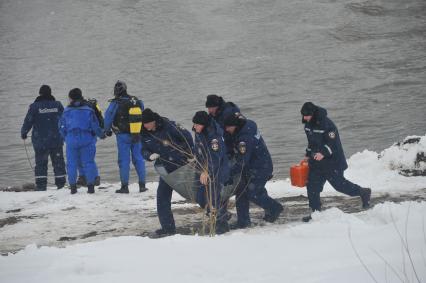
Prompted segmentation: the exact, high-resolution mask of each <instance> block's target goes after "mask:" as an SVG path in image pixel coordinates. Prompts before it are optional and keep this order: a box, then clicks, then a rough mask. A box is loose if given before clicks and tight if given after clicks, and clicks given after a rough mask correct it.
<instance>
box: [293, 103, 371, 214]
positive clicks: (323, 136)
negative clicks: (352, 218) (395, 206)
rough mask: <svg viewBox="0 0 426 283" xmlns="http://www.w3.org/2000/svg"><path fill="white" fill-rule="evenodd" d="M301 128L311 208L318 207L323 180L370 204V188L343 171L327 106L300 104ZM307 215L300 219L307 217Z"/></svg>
mask: <svg viewBox="0 0 426 283" xmlns="http://www.w3.org/2000/svg"><path fill="white" fill-rule="evenodd" d="M300 112H301V114H302V122H303V123H304V130H305V133H306V137H307V138H308V147H307V148H306V154H305V158H306V159H307V160H308V162H309V175H308V183H307V186H306V187H307V190H308V200H309V207H310V208H311V209H312V211H316V210H321V200H320V194H321V192H322V190H323V187H324V184H325V181H328V182H329V183H330V184H331V185H332V186H333V188H334V189H335V190H337V191H339V192H341V193H344V194H346V195H349V196H360V197H361V201H362V206H363V207H364V208H367V207H368V206H369V201H370V196H371V189H369V188H361V187H360V186H358V185H356V184H354V183H352V182H350V181H348V180H347V179H345V177H344V176H343V172H344V171H345V170H346V169H347V168H348V164H347V163H346V158H345V154H344V152H343V147H342V143H341V142H340V136H339V132H338V130H337V127H336V125H335V124H334V123H333V122H332V121H331V120H330V119H329V118H328V117H327V110H325V109H324V108H321V107H319V106H316V105H314V104H313V103H312V102H306V103H305V104H303V106H302V109H301V110H300ZM310 219H311V216H310V215H309V216H306V217H304V218H303V221H309V220H310Z"/></svg>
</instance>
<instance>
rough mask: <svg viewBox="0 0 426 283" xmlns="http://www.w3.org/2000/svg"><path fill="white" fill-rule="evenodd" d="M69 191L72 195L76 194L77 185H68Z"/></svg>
mask: <svg viewBox="0 0 426 283" xmlns="http://www.w3.org/2000/svg"><path fill="white" fill-rule="evenodd" d="M70 189H71V194H72V195H73V194H76V193H77V185H70Z"/></svg>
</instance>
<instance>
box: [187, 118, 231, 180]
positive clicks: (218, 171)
mask: <svg viewBox="0 0 426 283" xmlns="http://www.w3.org/2000/svg"><path fill="white" fill-rule="evenodd" d="M195 156H196V158H197V164H198V166H197V167H198V168H197V169H198V170H200V172H201V171H203V170H205V169H208V172H209V175H210V178H211V179H212V180H213V181H218V183H220V184H225V183H226V182H227V181H228V179H229V177H230V172H229V170H230V168H229V160H228V157H227V155H226V146H225V141H224V139H223V130H222V128H221V127H220V126H219V124H218V123H216V122H215V121H214V120H213V119H211V118H210V124H209V125H208V126H206V127H205V128H204V130H203V131H202V132H201V133H199V134H198V133H195Z"/></svg>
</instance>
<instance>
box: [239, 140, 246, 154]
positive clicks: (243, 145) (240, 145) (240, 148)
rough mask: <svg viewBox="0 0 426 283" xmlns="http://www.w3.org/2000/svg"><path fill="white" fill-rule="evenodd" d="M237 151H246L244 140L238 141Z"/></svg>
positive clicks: (243, 152)
mask: <svg viewBox="0 0 426 283" xmlns="http://www.w3.org/2000/svg"><path fill="white" fill-rule="evenodd" d="M238 151H239V152H240V153H241V154H245V153H246V151H247V146H246V143H245V142H240V143H239V144H238Z"/></svg>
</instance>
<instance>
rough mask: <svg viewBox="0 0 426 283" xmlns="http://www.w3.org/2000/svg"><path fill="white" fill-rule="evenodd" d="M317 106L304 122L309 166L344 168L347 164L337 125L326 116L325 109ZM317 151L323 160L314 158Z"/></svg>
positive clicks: (332, 168)
mask: <svg viewBox="0 0 426 283" xmlns="http://www.w3.org/2000/svg"><path fill="white" fill-rule="evenodd" d="M317 108H318V109H317V111H316V112H315V114H314V115H313V117H312V120H311V121H310V122H308V123H305V133H306V137H307V138H308V147H307V148H306V156H307V157H309V166H310V167H311V168H319V169H322V170H335V169H338V170H346V169H347V168H348V164H347V163H346V158H345V154H344V152H343V147H342V143H341V142H340V136H339V132H338V130H337V127H336V125H335V124H334V123H333V121H331V120H330V119H329V118H328V117H327V110H325V109H324V108H321V107H318V106H317ZM317 152H320V153H322V155H324V158H323V160H321V161H316V160H314V155H315V153H317Z"/></svg>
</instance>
